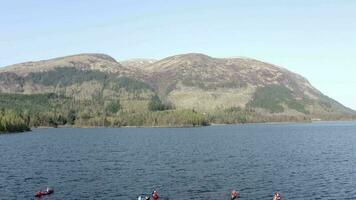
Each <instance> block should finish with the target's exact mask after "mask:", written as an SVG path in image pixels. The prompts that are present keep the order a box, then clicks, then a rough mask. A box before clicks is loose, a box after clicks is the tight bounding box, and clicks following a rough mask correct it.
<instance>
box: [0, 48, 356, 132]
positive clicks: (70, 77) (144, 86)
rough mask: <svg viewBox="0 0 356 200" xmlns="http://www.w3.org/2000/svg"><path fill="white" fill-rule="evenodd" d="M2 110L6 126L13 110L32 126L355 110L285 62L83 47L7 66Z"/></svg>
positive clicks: (181, 122)
mask: <svg viewBox="0 0 356 200" xmlns="http://www.w3.org/2000/svg"><path fill="white" fill-rule="evenodd" d="M0 109H2V116H3V117H0V131H1V127H4V124H5V122H3V121H4V120H2V119H5V116H9V115H10V114H9V113H11V115H13V116H15V115H16V116H17V117H18V121H22V122H21V123H20V124H23V123H25V124H27V125H28V126H31V127H32V126H58V125H74V126H80V127H82V126H196V125H206V124H210V123H244V122H266V121H301V120H310V119H324V120H335V119H352V118H354V115H355V111H353V110H351V109H349V108H346V107H345V106H343V105H341V104H340V103H338V102H336V101H335V100H333V99H331V98H329V97H327V96H325V95H323V94H322V93H321V92H320V91H318V90H317V89H316V88H314V87H313V86H312V85H311V84H310V83H309V82H308V81H307V80H306V79H305V78H303V77H302V76H300V75H298V74H295V73H293V72H290V71H288V70H287V69H285V68H281V67H278V66H275V65H272V64H268V63H265V62H261V61H258V60H254V59H248V58H213V57H210V56H207V55H203V54H196V53H192V54H182V55H175V56H171V57H168V58H164V59H162V60H154V59H132V60H128V61H123V62H118V61H116V60H115V59H114V58H112V57H110V56H108V55H104V54H79V55H73V56H67V57H60V58H55V59H50V60H43V61H37V62H27V63H21V64H15V65H11V66H7V67H2V68H0ZM6 113H8V114H6ZM6 123H7V122H6ZM1 124H3V125H1ZM3 129H4V128H3Z"/></svg>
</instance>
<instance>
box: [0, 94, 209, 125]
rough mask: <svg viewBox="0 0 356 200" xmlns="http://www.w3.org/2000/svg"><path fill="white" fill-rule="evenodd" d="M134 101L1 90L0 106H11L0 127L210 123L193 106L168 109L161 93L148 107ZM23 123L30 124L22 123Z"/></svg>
mask: <svg viewBox="0 0 356 200" xmlns="http://www.w3.org/2000/svg"><path fill="white" fill-rule="evenodd" d="M102 102H105V103H102ZM129 102H130V103H129ZM132 102H133V101H131V100H128V102H125V103H121V101H120V100H119V99H116V100H100V99H99V100H97V99H96V100H74V99H72V98H69V97H64V96H60V95H56V94H33V95H24V94H0V109H1V108H2V109H5V108H6V109H10V110H11V112H6V113H5V114H4V115H3V116H4V117H3V118H2V119H3V120H5V121H4V123H2V124H1V127H2V129H4V128H3V127H7V128H6V129H5V130H6V131H18V130H20V129H14V128H12V127H13V126H12V125H11V124H10V125H11V126H10V125H9V122H10V121H11V122H13V123H16V124H18V125H17V126H18V127H22V128H26V127H27V128H28V127H41V126H44V127H58V126H63V125H71V126H76V127H86V126H90V127H91V126H109V127H120V126H178V127H180V126H204V125H207V124H208V121H207V119H206V118H205V117H204V116H203V115H202V114H200V113H197V112H194V111H191V110H168V109H171V108H172V107H171V106H169V105H167V104H164V103H162V102H161V100H160V99H159V98H158V96H152V98H151V100H150V101H148V100H147V101H146V107H138V108H136V109H135V107H136V106H137V104H132ZM143 102H145V101H143ZM149 108H150V109H149ZM15 113H16V114H15ZM3 124H5V125H3ZM24 124H25V125H27V126H23V125H24ZM23 130H27V129H23ZM2 131H4V130H2Z"/></svg>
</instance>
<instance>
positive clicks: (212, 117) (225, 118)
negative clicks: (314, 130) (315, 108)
mask: <svg viewBox="0 0 356 200" xmlns="http://www.w3.org/2000/svg"><path fill="white" fill-rule="evenodd" d="M208 121H209V123H212V124H243V123H265V122H309V121H311V117H309V116H306V115H295V116H290V115H282V114H264V115H263V114H261V113H258V112H256V111H255V109H254V108H250V107H247V108H240V107H231V108H228V109H224V110H221V111H220V110H217V111H215V112H213V113H212V114H208Z"/></svg>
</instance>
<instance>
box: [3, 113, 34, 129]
mask: <svg viewBox="0 0 356 200" xmlns="http://www.w3.org/2000/svg"><path fill="white" fill-rule="evenodd" d="M29 120H30V118H29V115H21V114H18V113H16V112H14V111H7V110H5V109H1V111H0V133H6V132H23V131H29V130H30V127H29Z"/></svg>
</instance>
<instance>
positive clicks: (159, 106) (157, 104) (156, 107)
mask: <svg viewBox="0 0 356 200" xmlns="http://www.w3.org/2000/svg"><path fill="white" fill-rule="evenodd" d="M148 109H149V110H150V111H162V110H169V109H172V106H171V105H170V104H167V103H166V104H164V103H162V101H161V100H160V99H159V97H158V96H157V95H155V96H153V97H152V98H151V100H150V102H149V103H148Z"/></svg>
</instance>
